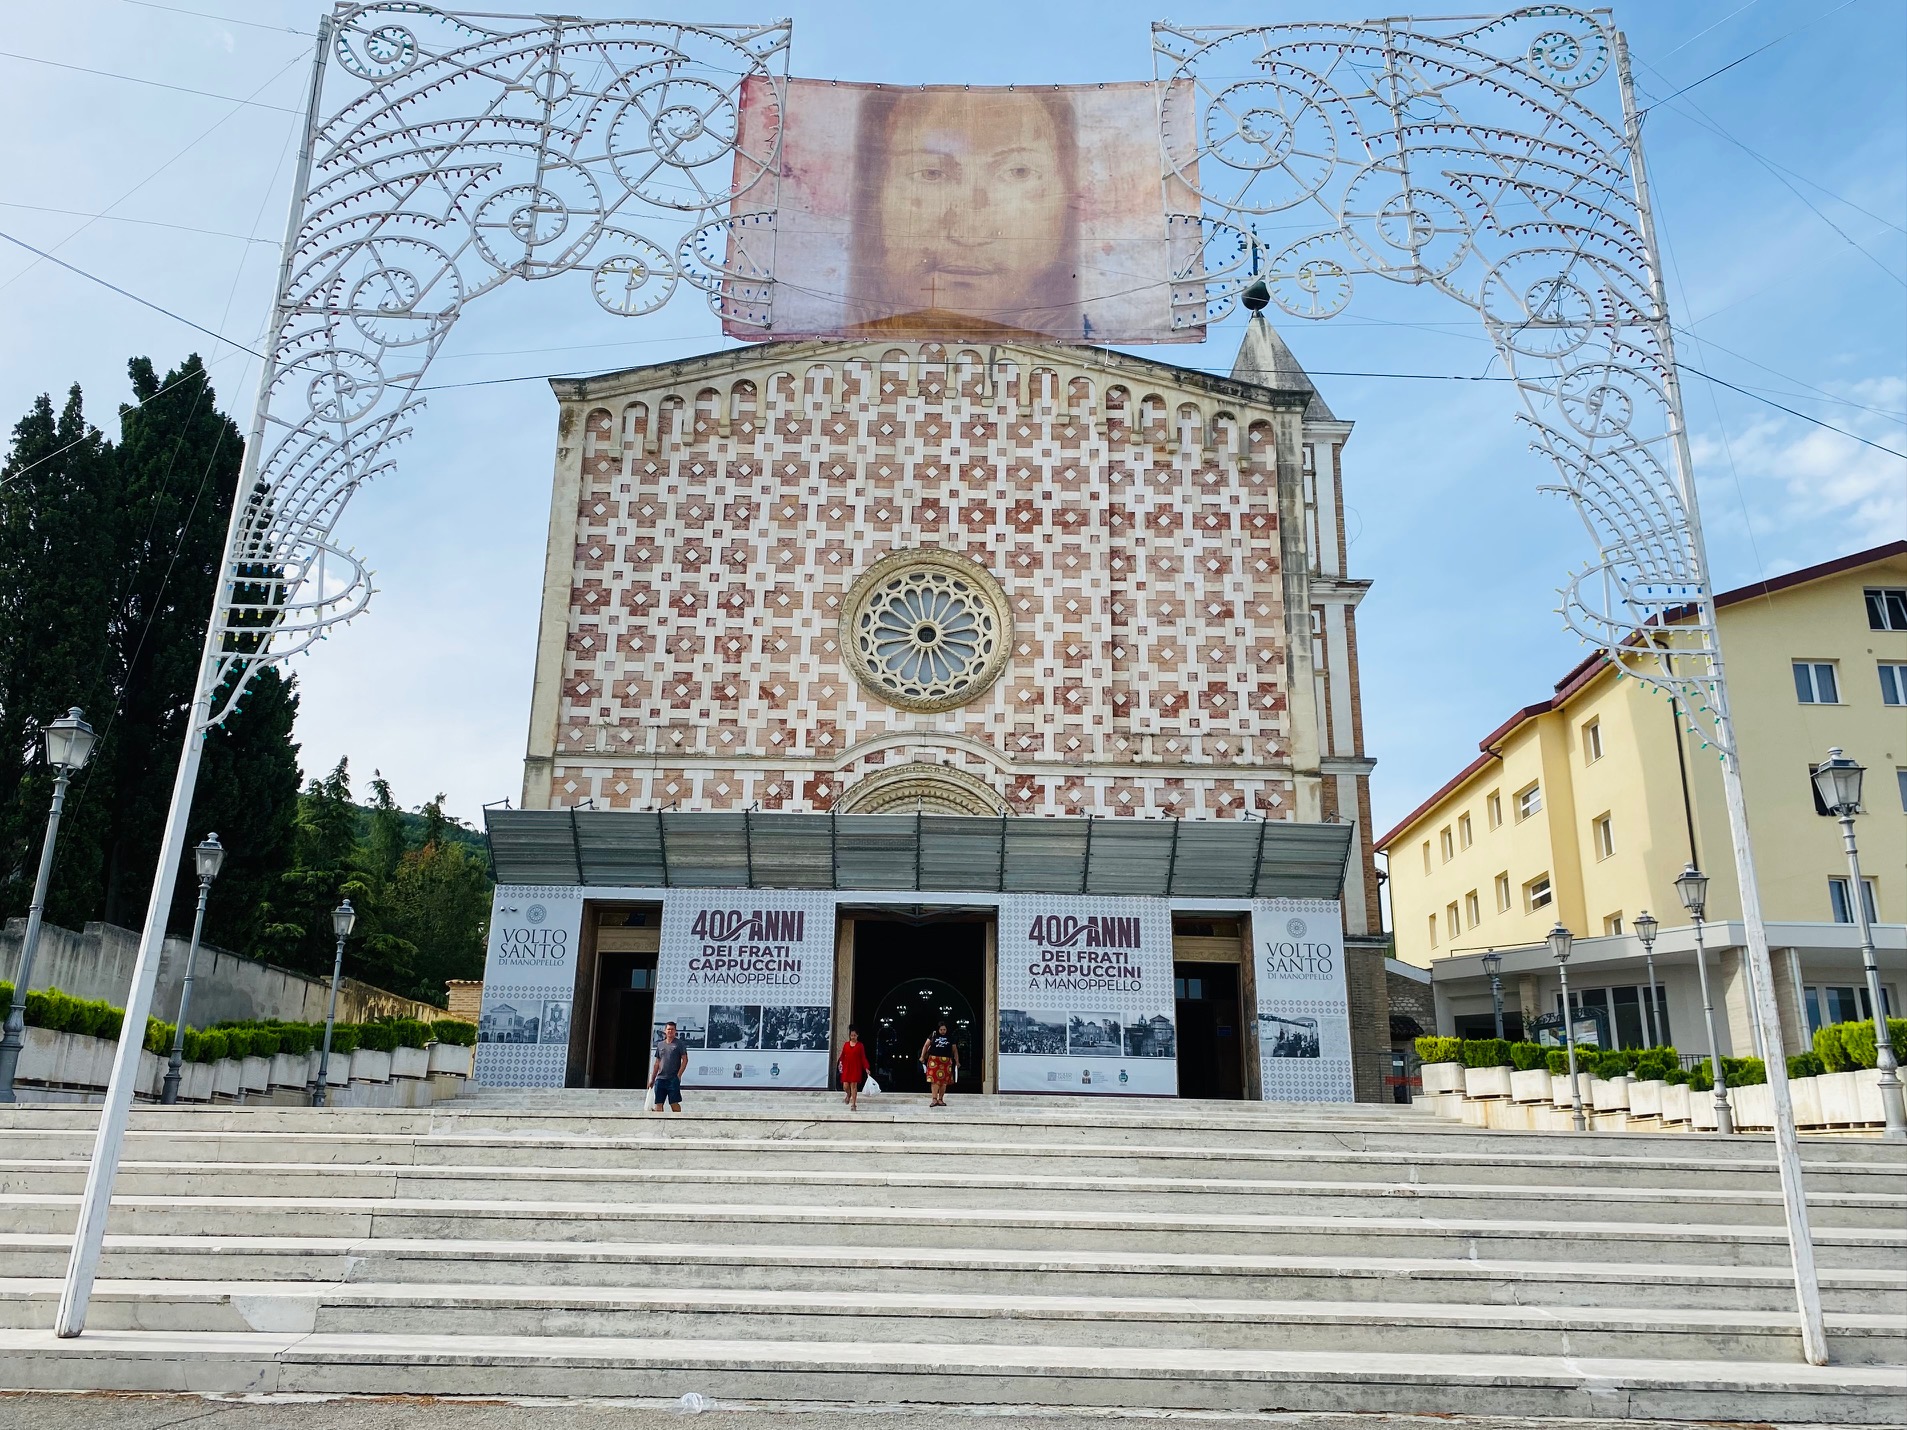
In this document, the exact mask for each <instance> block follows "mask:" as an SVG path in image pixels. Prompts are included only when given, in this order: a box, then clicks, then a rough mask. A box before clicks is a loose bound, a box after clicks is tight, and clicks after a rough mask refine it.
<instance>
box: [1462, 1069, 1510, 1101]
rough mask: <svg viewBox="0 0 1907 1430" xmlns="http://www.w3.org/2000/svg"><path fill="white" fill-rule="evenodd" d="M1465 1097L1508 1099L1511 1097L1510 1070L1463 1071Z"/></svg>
mask: <svg viewBox="0 0 1907 1430" xmlns="http://www.w3.org/2000/svg"><path fill="white" fill-rule="evenodd" d="M1463 1095H1464V1096H1465V1097H1468V1098H1475V1099H1482V1098H1491V1097H1508V1096H1509V1095H1510V1070H1509V1069H1508V1068H1502V1067H1498V1068H1465V1069H1464V1070H1463Z"/></svg>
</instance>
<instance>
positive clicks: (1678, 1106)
mask: <svg viewBox="0 0 1907 1430" xmlns="http://www.w3.org/2000/svg"><path fill="white" fill-rule="evenodd" d="M1662 1120H1663V1121H1664V1122H1668V1123H1677V1124H1681V1125H1684V1126H1686V1125H1687V1123H1688V1120H1689V1090H1688V1084H1687V1083H1685V1082H1665V1083H1663V1084H1662Z"/></svg>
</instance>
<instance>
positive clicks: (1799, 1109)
mask: <svg viewBox="0 0 1907 1430" xmlns="http://www.w3.org/2000/svg"><path fill="white" fill-rule="evenodd" d="M1821 1072H1822V1068H1821V1059H1820V1058H1819V1057H1818V1056H1816V1055H1815V1054H1814V1053H1796V1054H1795V1055H1794V1056H1793V1057H1791V1058H1789V1059H1788V1097H1789V1098H1790V1100H1792V1101H1793V1103H1794V1125H1795V1126H1796V1127H1820V1126H1821V1125H1822V1124H1823V1123H1824V1122H1825V1120H1826V1119H1825V1118H1823V1117H1822V1115H1821V1114H1822V1107H1821V1084H1820V1081H1819V1079H1820V1076H1821Z"/></svg>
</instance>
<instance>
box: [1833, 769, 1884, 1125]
mask: <svg viewBox="0 0 1907 1430" xmlns="http://www.w3.org/2000/svg"><path fill="white" fill-rule="evenodd" d="M1866 773H1867V766H1865V765H1862V764H1858V763H1856V762H1855V761H1853V760H1850V759H1849V758H1848V757H1847V756H1846V755H1844V754H1842V753H1841V752H1840V750H1839V749H1838V748H1837V749H1832V750H1829V751H1828V758H1827V762H1826V763H1825V764H1823V765H1821V766H1819V767H1818V768H1817V769H1816V770H1815V772H1814V787H1815V789H1816V790H1817V791H1818V792H1819V793H1820V796H1821V803H1823V804H1825V805H1826V806H1827V807H1828V809H1829V811H1830V812H1831V813H1832V814H1833V815H1834V817H1835V818H1836V819H1838V820H1840V822H1841V843H1842V845H1843V846H1844V847H1845V848H1846V849H1847V897H1848V902H1849V903H1850V904H1852V905H1853V912H1854V922H1855V925H1856V926H1857V927H1858V928H1859V929H1860V931H1861V968H1862V971H1863V972H1865V973H1866V974H1867V999H1868V1005H1869V1011H1870V1012H1871V1013H1872V1014H1873V1015H1874V1066H1875V1067H1876V1068H1878V1069H1880V1075H1881V1076H1880V1090H1881V1113H1882V1115H1883V1116H1885V1117H1886V1119H1887V1135H1888V1136H1889V1137H1901V1138H1907V1108H1903V1106H1902V1100H1901V1088H1900V1064H1899V1060H1898V1059H1896V1058H1895V1056H1894V1044H1893V1040H1892V1039H1891V1038H1889V1037H1888V1036H1887V1009H1886V1007H1885V1005H1884V1004H1883V1002H1882V1000H1881V971H1880V967H1879V965H1877V964H1876V963H1875V961H1874V925H1873V922H1872V920H1870V919H1869V918H1868V917H1867V887H1866V885H1865V884H1863V883H1862V882H1861V854H1860V850H1859V849H1857V848H1856V847H1855V844H1854V816H1855V815H1856V814H1858V813H1860V808H1861V776H1862V775H1864V774H1866Z"/></svg>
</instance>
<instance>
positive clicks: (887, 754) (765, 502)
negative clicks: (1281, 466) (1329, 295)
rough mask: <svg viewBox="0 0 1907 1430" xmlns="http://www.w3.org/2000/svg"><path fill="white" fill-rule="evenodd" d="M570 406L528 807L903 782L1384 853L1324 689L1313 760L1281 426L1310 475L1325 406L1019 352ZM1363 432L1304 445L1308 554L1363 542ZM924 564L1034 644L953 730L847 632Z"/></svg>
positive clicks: (989, 800)
mask: <svg viewBox="0 0 1907 1430" xmlns="http://www.w3.org/2000/svg"><path fill="white" fill-rule="evenodd" d="M556 387H557V392H558V396H559V398H560V399H561V400H562V415H561V427H560V435H559V451H558V460H557V484H556V485H557V493H558V496H557V507H556V508H555V509H553V512H552V539H551V572H550V575H549V581H548V587H547V589H546V594H545V601H546V610H545V614H544V620H545V627H544V640H543V649H542V654H541V656H540V658H539V663H538V675H537V679H538V687H539V697H538V704H537V714H534V715H533V718H532V732H531V746H530V752H529V753H530V758H529V761H528V763H527V768H526V780H525V792H524V801H525V804H526V805H527V806H529V807H537V806H539V805H541V806H548V807H565V806H573V805H578V804H582V803H584V802H585V801H592V802H593V804H594V807H596V808H599V809H645V808H656V807H669V806H674V807H677V808H688V809H716V810H721V809H726V810H741V809H747V808H750V807H756V808H760V809H764V810H828V809H832V808H842V809H849V808H853V807H854V806H855V801H856V792H857V788H859V789H861V790H868V789H872V788H874V784H866V785H864V784H863V782H864V781H874V782H876V783H878V777H880V776H882V775H883V774H886V775H888V776H889V777H890V778H891V777H892V776H893V775H894V773H895V772H896V770H897V767H903V766H904V767H908V768H909V769H910V770H913V769H919V768H920V767H939V768H942V769H949V770H952V771H956V772H958V773H959V774H960V775H964V776H968V777H971V778H967V779H959V780H958V786H959V787H960V788H962V789H966V790H968V791H972V790H974V789H978V790H980V791H982V793H981V794H980V796H979V798H980V799H981V800H983V801H984V802H985V803H986V804H987V805H989V806H990V807H991V808H992V809H994V810H1005V811H1011V812H1012V813H1014V814H1016V815H1032V816H1038V815H1089V814H1090V815H1095V816H1101V817H1140V816H1149V817H1155V818H1156V817H1171V816H1180V815H1183V816H1188V817H1201V818H1218V819H1236V818H1240V817H1245V816H1251V817H1260V818H1270V819H1291V818H1318V817H1324V816H1328V815H1333V814H1339V813H1341V815H1342V817H1343V818H1346V819H1352V820H1356V821H1358V822H1359V823H1360V824H1361V825H1362V826H1363V827H1364V829H1365V830H1368V818H1367V811H1366V808H1365V803H1366V801H1365V799H1364V796H1363V790H1364V787H1365V785H1366V780H1365V778H1364V777H1363V775H1362V773H1361V772H1360V773H1359V774H1358V775H1357V776H1356V778H1355V780H1354V781H1351V780H1342V779H1332V778H1321V777H1320V775H1319V773H1318V764H1317V760H1318V750H1319V747H1320V744H1321V743H1324V744H1325V746H1326V749H1327V751H1328V750H1329V748H1330V747H1331V745H1330V742H1331V736H1330V733H1329V731H1328V730H1324V729H1320V728H1318V727H1319V726H1321V725H1322V724H1323V723H1324V722H1325V721H1326V720H1328V718H1329V710H1330V709H1331V706H1332V702H1331V701H1330V699H1329V698H1328V696H1327V698H1324V699H1318V698H1313V699H1307V700H1302V701H1300V702H1299V709H1298V711H1297V712H1296V716H1295V720H1296V721H1297V722H1299V724H1300V725H1301V724H1303V723H1304V722H1310V724H1311V725H1312V728H1311V729H1310V730H1308V731H1306V730H1302V729H1297V730H1296V738H1295V739H1294V728H1295V727H1294V712H1293V709H1292V708H1291V702H1290V700H1289V699H1288V695H1289V690H1290V679H1289V671H1290V669H1291V668H1292V667H1291V665H1290V656H1291V654H1292V652H1291V651H1290V650H1289V649H1288V645H1287V639H1286V629H1287V627H1286V597H1287V590H1288V583H1287V580H1286V572H1285V570H1284V552H1285V551H1286V550H1289V549H1291V548H1290V547H1289V546H1288V543H1281V531H1280V515H1279V513H1280V494H1279V480H1278V459H1277V450H1276V449H1277V436H1276V427H1277V425H1278V423H1280V422H1283V423H1284V425H1285V430H1286V436H1287V442H1288V451H1287V463H1288V466H1287V482H1288V483H1289V484H1294V485H1295V476H1296V467H1297V462H1296V461H1295V460H1294V459H1295V458H1296V457H1297V452H1296V450H1295V449H1296V447H1297V445H1298V444H1297V442H1296V441H1295V440H1292V439H1294V438H1295V437H1296V436H1297V435H1298V433H1299V430H1300V429H1299V420H1298V418H1297V416H1296V414H1297V412H1298V411H1299V410H1300V404H1301V402H1302V399H1301V398H1299V399H1293V398H1292V397H1291V396H1290V395H1289V394H1285V395H1280V394H1276V393H1273V392H1270V391H1266V390H1264V389H1254V388H1249V387H1245V386H1242V385H1240V384H1235V383H1233V384H1227V383H1224V382H1223V381H1220V380H1212V379H1206V378H1204V377H1203V375H1202V374H1196V373H1185V372H1182V371H1181V370H1177V369H1171V368H1168V367H1165V366H1164V365H1162V364H1157V363H1149V362H1145V361H1142V360H1136V359H1129V358H1125V357H1123V356H1120V355H1115V354H1103V353H1099V352H1096V351H1095V350H1092V349H1080V348H1059V347H1053V348H1046V347H1041V346H1033V345H1019V344H1015V345H1010V346H996V347H992V348H990V349H984V350H981V349H973V348H959V347H952V348H945V347H942V346H939V345H936V344H932V343H927V344H917V345H908V346H905V347H896V346H890V345H886V344H869V345H860V344H842V343H834V344H825V345H823V344H814V345H803V346H802V347H800V348H794V347H783V348H776V347H763V348H756V349H750V350H744V351H739V352H729V353H723V354H717V355H714V356H711V357H709V358H704V359H698V360H694V361H691V362H686V363H678V364H670V365H664V366H660V367H656V368H648V369H637V370H633V371H630V372H625V373H618V374H611V375H608V376H605V377H601V378H594V379H589V380H586V381H574V382H559V383H557V384H556ZM1345 432H1348V428H1347V427H1344V426H1342V425H1341V424H1340V425H1336V426H1335V427H1334V432H1333V433H1332V434H1326V435H1324V436H1322V437H1318V440H1317V441H1316V442H1313V441H1312V440H1310V439H1312V438H1313V437H1315V436H1318V434H1313V433H1310V432H1306V433H1304V436H1305V438H1306V441H1305V443H1304V457H1303V466H1304V468H1305V469H1306V471H1305V476H1304V487H1305V489H1306V492H1305V495H1306V497H1307V498H1309V502H1310V504H1311V505H1312V506H1313V510H1312V511H1311V512H1310V513H1308V515H1307V517H1306V519H1305V521H1304V525H1305V527H1306V528H1307V530H1306V531H1305V533H1304V540H1305V551H1307V552H1308V551H1311V550H1313V549H1314V543H1316V542H1318V541H1320V540H1324V541H1328V542H1329V543H1330V546H1331V547H1333V548H1335V547H1337V546H1338V545H1339V543H1340V542H1341V540H1342V536H1341V532H1342V525H1343V523H1342V519H1341V515H1342V500H1341V498H1340V497H1339V496H1338V495H1337V491H1336V488H1337V482H1336V473H1337V452H1338V444H1339V443H1340V442H1341V441H1342V435H1343V433H1345ZM1314 451H1315V453H1316V455H1314ZM1320 463H1322V464H1324V466H1325V470H1326V471H1327V473H1328V486H1329V488H1330V490H1329V491H1328V492H1327V493H1326V494H1325V504H1326V507H1327V509H1328V510H1329V511H1330V513H1331V514H1330V517H1329V518H1328V519H1327V520H1326V521H1325V523H1324V526H1323V527H1322V528H1321V527H1320V525H1319V522H1318V517H1317V513H1316V511H1315V505H1316V502H1317V500H1318V493H1317V481H1316V474H1315V469H1316V467H1317V466H1318V464H1320ZM1288 495H1290V496H1292V497H1293V498H1295V496H1296V494H1295V493H1290V494H1288ZM1301 505H1302V504H1301ZM1296 509H1300V508H1299V507H1288V510H1296ZM1327 532H1328V534H1327ZM921 547H943V548H947V549H950V550H953V551H957V552H960V553H962V554H964V555H965V556H967V557H969V558H971V559H972V560H974V561H976V562H978V563H980V564H981V565H982V566H984V567H985V568H986V569H987V570H988V571H989V572H991V573H992V574H993V576H994V577H995V579H996V580H998V581H999V582H1000V584H1001V585H1002V587H1003V588H1004V589H1005V592H1006V594H1007V599H1008V604H1009V606H1010V608H1011V611H1012V615H1013V619H1014V625H1015V630H1014V635H1013V643H1012V659H1011V661H1010V663H1009V665H1008V667H1007V670H1006V672H1005V674H1004V675H1003V676H1002V678H1001V679H1000V680H999V681H998V682H997V683H996V684H995V685H994V686H993V687H992V688H991V689H990V690H988V691H987V692H986V694H985V695H983V696H982V697H981V698H980V699H979V700H978V701H976V702H975V703H973V704H971V705H969V706H966V707H964V708H959V709H955V710H951V711H947V712H945V713H941V714H916V713H911V712H908V711H905V710H900V709H896V708H893V707H890V706H888V705H886V704H884V703H882V702H880V701H879V700H876V699H875V698H873V697H872V696H870V695H869V694H867V693H866V692H865V691H864V690H863V689H862V688H861V687H860V686H859V685H858V684H857V683H856V681H855V679H854V678H853V676H852V675H851V674H850V673H849V670H848V668H847V664H846V662H845V661H844V659H843V657H842V651H841V649H840V642H839V634H838V625H839V622H840V618H841V614H842V609H843V604H844V601H845V599H846V596H847V593H848V590H849V587H850V586H851V585H852V584H853V582H854V580H855V579H856V577H857V576H859V575H860V573H861V572H863V571H864V570H866V569H867V567H869V566H870V565H872V564H873V563H874V562H875V561H876V560H878V559H879V558H881V557H882V556H885V555H887V554H888V553H890V552H893V551H904V550H910V549H916V548H921ZM1300 554H1301V557H1303V559H1304V560H1305V563H1306V565H1307V566H1310V565H1313V564H1314V563H1313V560H1312V558H1311V557H1309V556H1306V555H1304V553H1303V552H1301V553H1300ZM1330 555H1331V556H1338V557H1339V559H1338V560H1336V561H1331V560H1329V559H1327V561H1326V563H1325V564H1326V566H1327V567H1335V569H1336V570H1338V571H1342V561H1341V555H1340V553H1339V551H1337V550H1331V551H1330ZM565 567H567V569H564V568H565ZM1327 584H1328V581H1327ZM1359 584H1360V585H1361V583H1359ZM1298 589H1300V590H1304V589H1305V587H1303V586H1300V587H1299V588H1298ZM1312 625H1313V628H1314V631H1315V632H1316V633H1317V634H1316V635H1314V638H1313V640H1312V641H1311V643H1310V644H1311V650H1310V651H1309V652H1307V653H1306V654H1307V655H1308V657H1309V659H1310V661H1311V662H1312V663H1313V664H1315V666H1316V667H1317V670H1318V672H1319V674H1318V676H1317V680H1318V682H1319V685H1318V691H1319V694H1321V695H1324V694H1326V692H1327V687H1328V686H1329V682H1330V681H1331V679H1332V678H1333V675H1332V672H1330V671H1329V670H1328V669H1327V667H1328V664H1329V647H1330V645H1331V642H1330V641H1328V640H1327V639H1325V637H1324V631H1325V629H1326V622H1325V621H1324V619H1323V612H1322V610H1321V609H1320V611H1319V612H1317V613H1315V614H1314V616H1313V621H1312ZM558 641H560V650H559V648H558V645H557V642H558ZM559 657H560V668H559V667H558V665H557V663H556V662H557V661H558V659H559ZM1346 674H1347V672H1337V673H1336V676H1335V678H1336V679H1337V680H1339V681H1343V680H1344V679H1345V676H1346ZM1305 682H1306V684H1307V685H1309V684H1311V682H1312V675H1311V673H1310V672H1309V671H1307V672H1306V674H1305ZM551 686H554V687H555V688H554V689H549V688H548V687H551ZM1339 703H1340V704H1341V702H1339ZM1340 718H1341V717H1340ZM539 721H540V722H541V724H542V726H543V729H542V732H541V734H540V735H539V730H538V728H537V725H538V723H539ZM1335 743H1336V745H1337V746H1338V747H1339V748H1343V747H1344V746H1345V745H1346V743H1347V742H1346V741H1344V740H1342V739H1340V740H1338V741H1336V742H1335ZM1354 743H1355V744H1356V745H1357V746H1358V748H1356V749H1355V750H1354V753H1355V754H1356V755H1357V757H1358V758H1360V759H1361V731H1360V732H1358V733H1357V739H1356V741H1355V742H1354ZM1307 780H1308V781H1309V785H1310V790H1309V793H1310V810H1309V812H1306V811H1304V810H1302V809H1301V807H1300V806H1301V803H1302V800H1301V786H1302V785H1303V783H1304V782H1305V781H1307ZM949 788H950V790H952V788H953V785H952V783H950V786H949ZM1345 794H1350V795H1351V799H1349V800H1346V799H1345V798H1344V795H1345ZM973 797H974V796H972V794H971V793H969V795H968V798H969V799H972V798H973ZM1347 803H1350V804H1355V806H1356V807H1355V808H1343V809H1341V811H1340V808H1339V806H1340V805H1342V804H1347ZM1363 866H1364V870H1365V871H1366V873H1367V875H1368V870H1369V868H1370V861H1369V858H1368V855H1367V856H1366V857H1365V858H1364V860H1363ZM1352 882H1353V887H1355V886H1356V883H1357V880H1356V877H1355V874H1354V877H1353V881H1352ZM1349 892H1350V891H1349V890H1348V889H1347V894H1348V893H1349ZM1347 912H1348V911H1347ZM1352 921H1353V922H1356V921H1357V920H1356V918H1355V916H1353V919H1352ZM1373 922H1374V921H1373Z"/></svg>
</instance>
